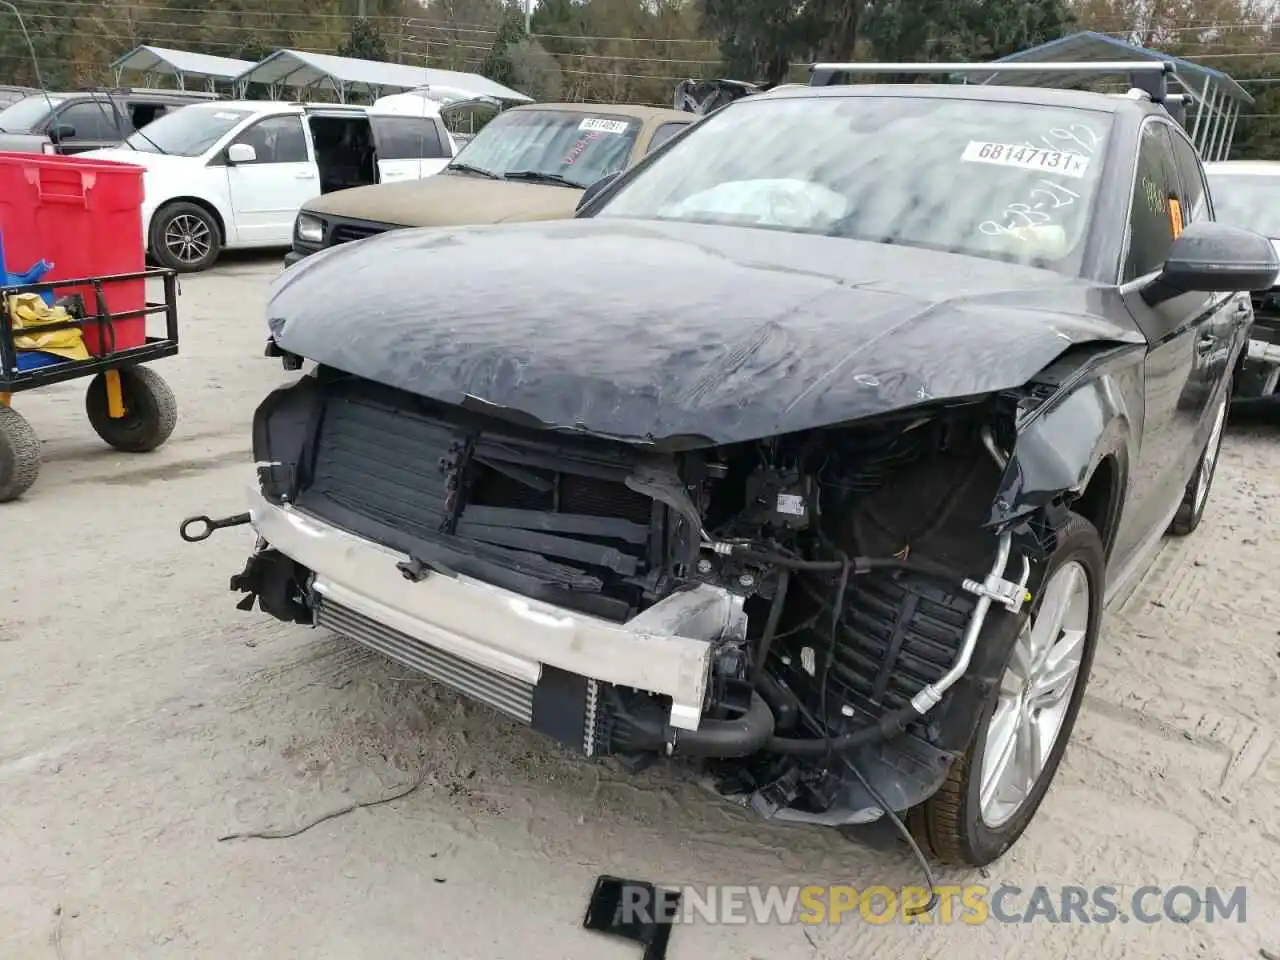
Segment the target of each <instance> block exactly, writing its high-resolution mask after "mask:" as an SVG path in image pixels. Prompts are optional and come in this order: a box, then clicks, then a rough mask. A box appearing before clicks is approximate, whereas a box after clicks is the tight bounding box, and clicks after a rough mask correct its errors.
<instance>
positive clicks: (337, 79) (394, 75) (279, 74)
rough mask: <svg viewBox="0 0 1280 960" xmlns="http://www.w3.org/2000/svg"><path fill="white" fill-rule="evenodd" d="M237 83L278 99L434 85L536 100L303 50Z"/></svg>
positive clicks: (466, 76)
mask: <svg viewBox="0 0 1280 960" xmlns="http://www.w3.org/2000/svg"><path fill="white" fill-rule="evenodd" d="M236 79H237V82H238V83H240V84H244V85H247V84H250V83H259V84H263V85H265V86H267V87H268V88H270V89H271V91H272V95H273V96H278V95H279V91H280V90H281V89H282V88H289V89H307V88H320V89H325V88H328V89H330V90H333V91H334V92H335V93H336V94H337V95H338V99H339V100H342V101H344V102H345V101H346V99H347V96H348V95H349V94H352V93H361V94H364V95H366V96H369V97H373V98H376V97H378V96H380V95H382V94H383V93H393V92H395V91H397V90H413V89H416V88H419V87H423V86H428V85H431V86H435V85H440V86H446V87H452V88H455V89H458V90H464V91H466V92H468V93H470V94H471V95H472V96H476V97H493V98H494V99H496V100H502V101H506V102H516V103H532V102H533V100H532V98H531V97H526V96H525V95H524V94H523V93H519V92H518V91H516V90H512V89H511V88H510V87H505V86H503V85H502V84H500V83H495V82H494V81H492V80H490V79H488V78H487V77H482V76H480V75H479V74H476V73H460V72H459V71H457V70H435V69H432V68H431V67H414V66H410V65H408V64H404V63H382V62H379V61H377V60H356V59H353V58H351V57H335V56H333V55H331V54H327V53H306V52H304V51H302V50H277V51H276V52H275V53H273V54H271V56H269V57H267V58H266V59H265V60H263V61H262V62H261V63H257V64H253V65H252V66H249V67H248V69H246V70H245V71H244V72H243V73H241V74H240V76H239V77H237V78H236Z"/></svg>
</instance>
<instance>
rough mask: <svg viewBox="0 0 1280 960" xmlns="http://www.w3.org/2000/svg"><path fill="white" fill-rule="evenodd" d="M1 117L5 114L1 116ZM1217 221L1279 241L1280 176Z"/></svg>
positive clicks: (1219, 198) (1262, 182) (1252, 187)
mask: <svg viewBox="0 0 1280 960" xmlns="http://www.w3.org/2000/svg"><path fill="white" fill-rule="evenodd" d="M0 116H2V114H0ZM1209 193H1210V195H1211V196H1212V197H1213V214H1214V219H1216V220H1219V221H1221V222H1222V223H1227V224H1230V225H1231V226H1233V227H1243V228H1244V229H1246V230H1252V231H1254V232H1255V233H1260V234H1262V235H1263V236H1266V237H1272V238H1275V239H1280V209H1277V207H1280V176H1246V175H1244V174H1238V173H1214V172H1213V171H1212V170H1210V171H1209Z"/></svg>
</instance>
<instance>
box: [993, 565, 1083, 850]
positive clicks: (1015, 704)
mask: <svg viewBox="0 0 1280 960" xmlns="http://www.w3.org/2000/svg"><path fill="white" fill-rule="evenodd" d="M1041 597H1042V600H1041V603H1040V606H1039V608H1038V609H1037V610H1036V612H1035V613H1034V614H1033V615H1031V616H1030V617H1028V618H1027V620H1026V622H1025V623H1024V625H1023V628H1022V630H1021V632H1020V633H1019V634H1018V637H1017V639H1016V640H1015V641H1014V646H1013V652H1012V654H1011V655H1010V658H1009V664H1008V666H1007V667H1006V668H1005V671H1004V674H1003V676H1002V677H1001V679H1000V692H999V699H998V701H997V703H996V707H995V710H994V712H993V713H992V716H991V720H990V722H989V724H988V726H987V738H986V745H985V747H984V749H983V752H982V767H981V774H980V776H981V780H980V786H979V802H980V806H981V813H982V819H983V821H984V822H985V823H986V824H987V826H989V827H992V828H997V827H1000V826H1002V825H1003V824H1005V823H1008V822H1009V820H1010V819H1012V818H1013V816H1014V815H1015V814H1016V813H1017V812H1018V810H1020V809H1021V808H1022V805H1023V804H1024V803H1025V802H1026V801H1027V798H1028V797H1030V796H1031V795H1032V793H1033V792H1034V791H1035V788H1036V784H1037V783H1039V781H1040V777H1041V775H1042V774H1043V773H1044V769H1045V765H1046V764H1047V762H1048V759H1049V757H1050V756H1051V755H1052V753H1053V748H1054V745H1055V744H1056V743H1057V740H1058V737H1059V735H1060V734H1061V732H1062V726H1063V721H1064V720H1065V719H1066V716H1067V711H1068V709H1069V708H1070V704H1071V699H1072V693H1073V692H1074V690H1075V688H1076V682H1077V680H1078V678H1079V675H1080V665H1081V662H1082V660H1083V656H1084V652H1085V637H1086V634H1087V633H1088V629H1089V614H1090V612H1091V611H1090V604H1091V602H1092V601H1091V599H1090V591H1089V578H1088V574H1087V573H1086V571H1085V568H1084V566H1083V565H1082V564H1080V563H1079V562H1077V561H1074V560H1073V561H1070V562H1068V563H1064V564H1063V565H1062V566H1061V567H1059V568H1058V569H1057V570H1055V571H1054V572H1053V574H1052V575H1051V576H1050V578H1049V580H1048V581H1047V582H1046V583H1045V585H1044V587H1043V589H1042V591H1041Z"/></svg>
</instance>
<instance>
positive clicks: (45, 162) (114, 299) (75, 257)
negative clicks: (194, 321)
mask: <svg viewBox="0 0 1280 960" xmlns="http://www.w3.org/2000/svg"><path fill="white" fill-rule="evenodd" d="M142 173H143V170H142V167H139V166H135V165H133V164H130V163H113V162H111V161H108V160H90V159H86V158H83V157H77V156H69V157H59V156H48V155H45V154H32V153H4V152H0V229H2V230H3V231H4V246H5V259H6V260H7V261H8V267H9V269H10V270H15V271H17V270H25V269H27V267H29V266H31V265H32V264H33V263H35V262H36V261H38V260H47V261H49V262H50V263H52V264H53V269H52V270H50V271H49V272H48V273H47V274H46V275H45V276H44V277H42V278H41V280H42V281H46V280H48V281H52V280H73V279H76V278H79V277H102V276H109V275H111V274H120V273H141V272H142V271H143V270H145V269H146V244H145V243H144V241H143V238H142V198H143V186H142ZM73 293H79V294H80V295H81V296H83V297H84V303H85V309H86V311H87V312H88V313H91V314H92V313H97V306H96V304H97V300H96V297H95V295H94V290H93V287H92V286H88V285H85V286H80V287H60V288H59V289H58V291H57V295H58V296H60V297H65V296H69V295H71V294H73ZM102 293H103V298H104V299H105V300H106V304H107V309H108V310H109V311H110V312H111V313H113V314H115V313H124V312H127V311H131V310H142V309H144V308H145V307H146V300H147V289H146V281H145V280H141V279H139V280H127V281H123V282H120V283H104V284H103V285H102ZM83 334H84V343H85V346H86V347H87V348H88V350H89V352H90V353H92V354H102V353H106V352H110V351H111V350H112V349H115V350H124V349H126V348H128V347H139V346H142V344H144V343H145V342H146V339H147V320H146V317H143V316H138V317H129V318H127V319H124V320H115V321H113V322H112V324H111V329H110V331H109V332H108V330H107V328H106V325H105V324H103V325H99V324H96V323H86V324H85V325H84V327H83ZM104 341H105V343H104Z"/></svg>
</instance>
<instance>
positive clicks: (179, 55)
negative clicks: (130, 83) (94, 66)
mask: <svg viewBox="0 0 1280 960" xmlns="http://www.w3.org/2000/svg"><path fill="white" fill-rule="evenodd" d="M252 66H253V63H252V62H251V61H249V60H236V59H233V58H232V57H215V56H211V55H210V54H207V53H192V52H190V51H188V50H169V49H166V48H164V47H152V46H147V45H143V46H141V47H134V48H133V49H132V50H130V51H129V52H128V53H126V54H125V55H124V56H123V57H120V58H119V59H117V60H116V61H115V63H113V64H111V69H112V71H113V72H114V73H115V77H116V83H117V84H118V83H120V79H121V74H123V73H124V72H125V71H129V72H132V73H141V74H145V75H148V76H169V77H175V78H176V79H177V81H178V87H179V88H180V89H186V82H187V81H188V80H199V81H203V82H204V83H205V84H206V85H207V86H208V88H209V89H210V90H212V89H213V88H214V84H215V83H219V82H221V83H228V84H231V85H232V86H235V81H236V78H237V77H239V76H240V75H241V74H242V73H244V72H245V71H246V70H248V69H249V68H250V67H252Z"/></svg>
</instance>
